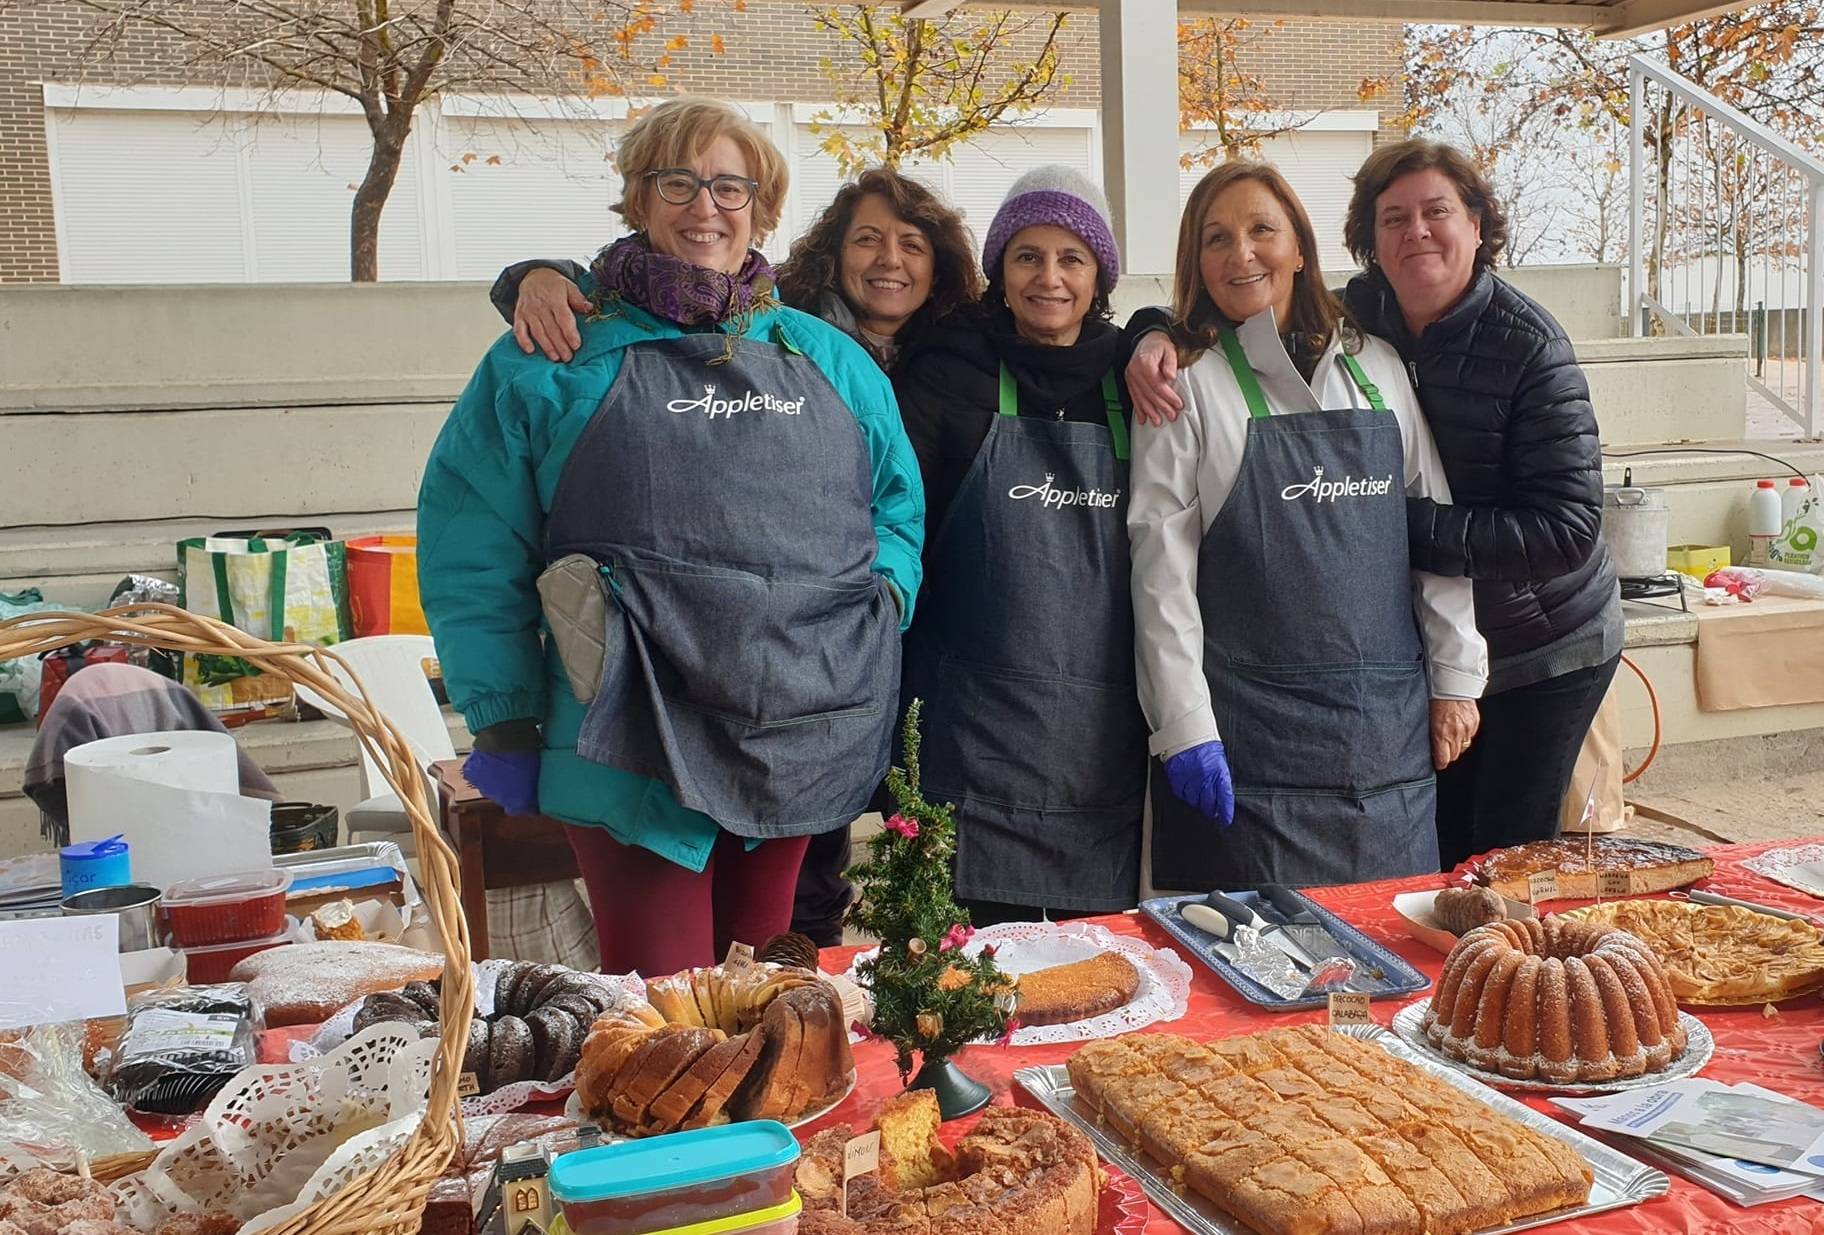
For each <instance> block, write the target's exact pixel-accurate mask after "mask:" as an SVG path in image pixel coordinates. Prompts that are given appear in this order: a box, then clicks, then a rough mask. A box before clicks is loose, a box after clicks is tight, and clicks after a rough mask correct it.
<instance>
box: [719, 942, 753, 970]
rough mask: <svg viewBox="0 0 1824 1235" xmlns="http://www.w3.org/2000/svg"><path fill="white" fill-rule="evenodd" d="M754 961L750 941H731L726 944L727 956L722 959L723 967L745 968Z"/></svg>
mask: <svg viewBox="0 0 1824 1235" xmlns="http://www.w3.org/2000/svg"><path fill="white" fill-rule="evenodd" d="M753 963H754V945H753V944H751V943H731V944H729V945H728V956H727V957H725V958H724V959H723V961H722V967H723V968H724V969H746V968H747V967H748V966H749V965H751V964H753Z"/></svg>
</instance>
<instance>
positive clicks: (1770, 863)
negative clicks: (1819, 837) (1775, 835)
mask: <svg viewBox="0 0 1824 1235" xmlns="http://www.w3.org/2000/svg"><path fill="white" fill-rule="evenodd" d="M1742 867H1743V869H1744V870H1751V871H1753V872H1754V873H1755V874H1757V875H1765V876H1767V878H1769V879H1771V880H1773V881H1774V882H1775V883H1783V884H1785V885H1786V886H1787V887H1789V888H1797V889H1798V890H1799V891H1801V892H1803V893H1805V894H1806V895H1808V896H1817V897H1824V845H1795V846H1793V847H1791V848H1788V849H1769V850H1768V851H1767V852H1766V853H1757V854H1755V855H1754V856H1753V857H1752V858H1745V859H1743V861H1742Z"/></svg>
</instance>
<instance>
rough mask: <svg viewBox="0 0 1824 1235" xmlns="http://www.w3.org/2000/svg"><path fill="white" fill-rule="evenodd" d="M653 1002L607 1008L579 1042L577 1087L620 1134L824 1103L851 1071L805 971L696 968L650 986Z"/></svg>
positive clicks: (833, 1006)
mask: <svg viewBox="0 0 1824 1235" xmlns="http://www.w3.org/2000/svg"><path fill="white" fill-rule="evenodd" d="M646 990H647V994H648V997H649V998H650V999H651V1002H650V1003H641V1004H637V1005H635V1006H634V1007H632V1008H625V1009H617V1010H615V1011H611V1012H607V1013H604V1014H603V1015H602V1016H601V1017H599V1018H598V1019H597V1020H596V1021H595V1023H594V1024H593V1025H592V1026H591V1027H590V1030H589V1035H588V1037H587V1038H585V1039H584V1040H583V1044H582V1051H581V1058H580V1059H579V1060H578V1062H577V1067H576V1090H577V1096H578V1100H579V1101H580V1102H581V1104H582V1108H583V1110H584V1112H585V1113H586V1114H588V1115H589V1116H590V1117H591V1118H594V1119H600V1120H603V1121H604V1122H606V1123H608V1124H610V1125H612V1126H613V1127H614V1129H615V1130H616V1131H617V1132H621V1133H624V1134H626V1135H628V1136H653V1135H657V1134H658V1133H661V1132H671V1131H675V1130H678V1129H682V1128H702V1127H707V1126H709V1125H711V1124H718V1123H728V1122H730V1121H731V1120H732V1121H739V1120H743V1119H778V1120H782V1121H784V1122H788V1123H789V1122H791V1121H792V1120H795V1119H798V1118H800V1117H802V1116H803V1115H804V1114H805V1113H806V1112H808V1111H815V1110H818V1109H820V1108H822V1107H825V1106H828V1105H829V1104H830V1103H832V1102H834V1101H835V1100H836V1099H837V1098H839V1097H840V1096H841V1095H842V1093H843V1091H844V1090H845V1089H846V1088H847V1087H848V1084H849V1081H850V1078H851V1076H852V1075H853V1073H854V1070H855V1060H854V1057H853V1056H852V1055H851V1054H850V1053H849V1030H848V1019H847V1017H845V1016H844V1015H843V1010H842V1001H841V998H840V997H839V996H838V995H837V994H836V992H835V991H834V990H833V989H832V988H831V987H830V986H829V985H828V984H826V983H824V982H822V981H820V980H819V979H818V978H817V975H816V974H815V973H812V972H810V971H808V970H803V969H790V968H787V969H774V968H770V967H766V966H745V967H742V968H740V969H737V970H733V971H725V970H723V969H721V968H720V967H717V968H715V969H694V970H687V971H685V972H684V973H680V974H675V975H673V976H671V977H667V978H658V979H654V980H652V981H649V982H648V983H647V984H646Z"/></svg>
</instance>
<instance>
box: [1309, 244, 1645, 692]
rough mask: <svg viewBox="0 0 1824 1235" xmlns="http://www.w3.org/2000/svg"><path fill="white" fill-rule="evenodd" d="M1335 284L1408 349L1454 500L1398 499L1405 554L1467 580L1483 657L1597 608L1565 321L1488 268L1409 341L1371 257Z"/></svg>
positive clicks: (1595, 501) (1563, 627) (1592, 521)
mask: <svg viewBox="0 0 1824 1235" xmlns="http://www.w3.org/2000/svg"><path fill="white" fill-rule="evenodd" d="M1344 298H1345V300H1346V301H1347V302H1348V305H1349V308H1350V311H1351V312H1352V313H1354V314H1355V317H1356V320H1357V321H1358V322H1359V323H1360V324H1361V326H1362V328H1363V329H1364V330H1366V331H1368V332H1369V333H1371V334H1377V335H1380V336H1381V337H1382V338H1384V339H1386V340H1387V341H1388V342H1390V343H1392V344H1393V345H1394V346H1395V347H1396V348H1398V349H1399V351H1400V355H1401V357H1402V358H1403V359H1404V360H1405V361H1406V368H1407V372H1408V373H1409V374H1410V375H1411V377H1412V383H1413V385H1414V386H1415V387H1417V389H1418V394H1419V403H1420V405H1421V406H1422V407H1423V408H1424V410H1425V418H1426V420H1427V421H1429V422H1430V424H1431V432H1432V435H1433V436H1434V437H1435V438H1436V439H1437V443H1438V453H1439V455H1441V456H1442V457H1443V460H1444V471H1445V474H1446V475H1447V476H1448V477H1449V479H1450V491H1451V496H1452V498H1453V499H1454V501H1455V502H1456V504H1455V505H1450V506H1442V505H1439V504H1438V503H1436V502H1434V501H1432V500H1431V499H1429V498H1410V499H1408V501H1407V529H1408V536H1409V538H1410V540H1411V547H1412V564H1413V566H1414V567H1415V568H1417V569H1420V570H1429V571H1432V572H1434V573H1436V574H1441V575H1467V576H1468V577H1469V578H1471V579H1473V580H1475V589H1476V625H1477V626H1478V627H1480V628H1481V631H1482V634H1483V636H1484V637H1485V638H1486V639H1487V640H1488V652H1489V656H1490V657H1491V658H1492V659H1496V660H1499V659H1501V658H1503V657H1508V656H1515V655H1519V654H1521V653H1523V652H1529V651H1532V650H1533V649H1535V648H1539V647H1543V646H1545V645H1546V644H1548V643H1552V642H1555V641H1556V640H1558V639H1561V638H1563V637H1564V636H1565V635H1568V634H1570V633H1571V632H1572V631H1574V630H1576V629H1577V628H1578V627H1580V626H1582V625H1583V624H1584V623H1586V622H1588V621H1590V620H1592V619H1593V618H1595V617H1596V616H1597V615H1598V614H1599V613H1601V612H1602V610H1603V608H1604V606H1605V605H1608V604H1610V603H1611V602H1612V600H1613V598H1614V596H1615V591H1616V580H1615V568H1614V566H1613V565H1612V564H1611V563H1610V561H1609V554H1608V550H1607V548H1606V547H1605V546H1604V545H1603V543H1602V539H1601V535H1600V533H1601V527H1602V455H1601V449H1600V447H1599V445H1598V442H1597V430H1596V413H1595V410H1594V409H1593V408H1592V407H1591V406H1590V387H1589V383H1588V382H1587V381H1585V380H1584V376H1583V370H1582V369H1580V368H1579V367H1578V365H1577V358H1576V356H1575V355H1574V354H1573V352H1572V350H1571V343H1570V340H1569V339H1567V338H1566V337H1565V334H1564V329H1563V328H1562V327H1561V326H1559V325H1558V323H1557V322H1556V321H1554V320H1553V318H1552V315H1551V314H1550V313H1547V312H1546V311H1545V309H1544V308H1542V307H1541V306H1540V305H1539V304H1537V303H1536V302H1534V301H1533V300H1531V299H1529V298H1528V297H1527V296H1525V295H1523V294H1522V293H1520V292H1519V291H1517V290H1515V289H1514V288H1513V287H1512V286H1511V285H1509V284H1508V283H1506V282H1504V281H1502V280H1501V279H1497V278H1496V277H1495V276H1494V275H1493V274H1491V273H1489V272H1487V271H1484V272H1483V273H1482V274H1480V275H1478V276H1476V279H1475V281H1474V282H1473V283H1471V284H1470V287H1469V291H1468V292H1466V293H1465V294H1464V296H1463V299H1462V300H1461V301H1459V302H1458V303H1457V305H1456V306H1455V307H1453V308H1452V309H1451V310H1450V312H1448V313H1446V314H1445V315H1444V316H1443V317H1441V318H1439V319H1438V320H1437V321H1435V322H1433V323H1432V324H1431V325H1430V326H1429V327H1427V328H1426V329H1425V331H1424V333H1423V334H1422V335H1421V336H1420V337H1419V338H1418V339H1417V340H1416V341H1414V340H1413V339H1411V338H1409V337H1408V335H1407V332H1406V324H1405V321H1404V319H1403V318H1401V316H1400V309H1399V304H1398V302H1397V301H1396V300H1395V299H1394V295H1393V288H1392V287H1391V286H1389V285H1388V283H1387V280H1386V278H1385V276H1383V275H1382V274H1381V272H1380V271H1378V270H1373V271H1370V272H1369V273H1367V274H1363V275H1358V276H1356V277H1355V278H1354V279H1352V280H1350V283H1349V286H1348V289H1347V291H1346V292H1345V293H1344Z"/></svg>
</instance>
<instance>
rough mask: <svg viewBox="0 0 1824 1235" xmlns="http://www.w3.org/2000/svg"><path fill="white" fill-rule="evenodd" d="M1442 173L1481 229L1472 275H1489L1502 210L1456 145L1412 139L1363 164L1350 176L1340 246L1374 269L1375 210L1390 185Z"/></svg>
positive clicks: (1500, 239) (1503, 242)
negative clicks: (1350, 190) (1422, 174)
mask: <svg viewBox="0 0 1824 1235" xmlns="http://www.w3.org/2000/svg"><path fill="white" fill-rule="evenodd" d="M1433 168H1435V169H1437V170H1438V171H1441V172H1443V173H1444V175H1445V176H1447V177H1448V178H1449V179H1450V181H1451V183H1453V184H1455V185H1456V186H1457V196H1458V197H1461V198H1462V199H1463V205H1464V207H1465V208H1467V209H1468V210H1469V212H1470V213H1471V214H1473V215H1475V216H1476V219H1477V221H1478V222H1480V223H1481V224H1482V243H1481V244H1480V245H1478V246H1477V247H1476V273H1477V274H1481V273H1482V272H1483V271H1484V270H1492V269H1493V268H1494V265H1495V261H1496V259H1497V258H1499V257H1500V256H1501V250H1502V249H1504V248H1506V247H1507V212H1506V211H1504V210H1502V209H1501V202H1500V199H1499V198H1497V197H1496V196H1495V188H1494V186H1493V185H1491V184H1490V183H1489V182H1488V177H1487V176H1485V175H1483V174H1482V169H1481V168H1479V167H1477V166H1476V165H1475V163H1474V161H1473V160H1471V159H1470V157H1469V156H1468V155H1466V154H1464V153H1463V152H1462V151H1461V150H1458V149H1457V148H1456V147H1455V146H1448V145H1445V144H1444V143H1443V142H1433V141H1425V140H1423V139H1422V138H1417V137H1415V138H1412V139H1410V140H1408V141H1403V142H1395V143H1393V144H1392V145H1391V146H1382V147H1381V148H1380V149H1378V150H1376V151H1375V152H1374V153H1373V154H1371V155H1369V156H1368V157H1367V159H1366V160H1364V161H1363V163H1362V166H1361V169H1360V170H1359V171H1357V172H1356V173H1355V177H1354V179H1355V192H1354V193H1352V194H1350V197H1349V211H1348V213H1347V214H1346V215H1345V216H1344V219H1343V243H1344V244H1346V245H1348V246H1349V253H1350V255H1351V256H1352V257H1354V258H1355V260H1356V261H1358V262H1360V263H1361V264H1362V269H1364V270H1371V269H1373V268H1374V206H1375V202H1376V201H1378V200H1379V199H1380V196H1381V194H1383V193H1385V192H1386V191H1387V188H1388V186H1389V185H1391V184H1392V183H1393V182H1394V181H1396V180H1398V179H1399V178H1400V177H1401V176H1404V175H1407V174H1408V173H1411V172H1422V171H1430V170H1432V169H1433Z"/></svg>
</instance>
